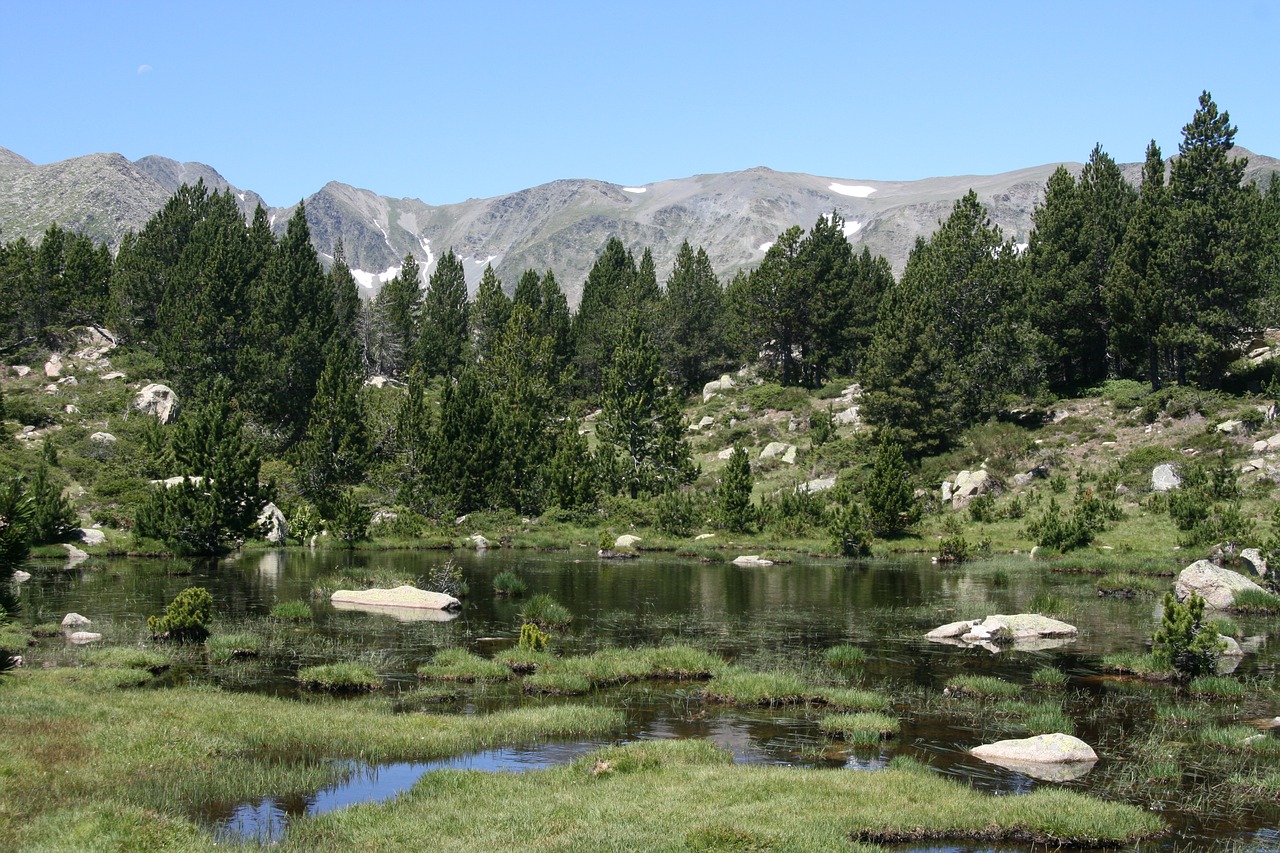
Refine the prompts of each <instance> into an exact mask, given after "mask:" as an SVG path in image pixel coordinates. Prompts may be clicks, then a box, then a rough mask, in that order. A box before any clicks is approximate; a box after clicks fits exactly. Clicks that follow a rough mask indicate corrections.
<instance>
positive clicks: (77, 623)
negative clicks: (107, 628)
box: [62, 613, 93, 628]
mask: <svg viewBox="0 0 1280 853" xmlns="http://www.w3.org/2000/svg"><path fill="white" fill-rule="evenodd" d="M92 624H93V623H92V622H90V621H89V620H88V619H86V618H85V617H83V616H81V615H80V614H79V613H68V614H67V615H66V616H63V617H62V627H63V628H81V627H84V626H85V625H92Z"/></svg>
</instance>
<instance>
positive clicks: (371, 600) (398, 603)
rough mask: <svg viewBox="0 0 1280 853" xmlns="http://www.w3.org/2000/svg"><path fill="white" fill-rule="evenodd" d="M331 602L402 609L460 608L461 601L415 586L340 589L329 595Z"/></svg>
mask: <svg viewBox="0 0 1280 853" xmlns="http://www.w3.org/2000/svg"><path fill="white" fill-rule="evenodd" d="M329 601H330V602H332V603H333V604H353V605H362V606H365V605H367V606H373V607H396V608H400V609H403V610H450V611H451V610H460V609H462V602H461V601H459V600H458V599H456V598H454V597H453V596H452V595H445V594H444V593H443V592H431V591H430V590H426V589H418V588H417V587H416V586H409V585H408V584H406V585H404V586H398V587H396V588H395V589H340V590H338V591H337V592H335V593H334V594H333V595H331V596H329Z"/></svg>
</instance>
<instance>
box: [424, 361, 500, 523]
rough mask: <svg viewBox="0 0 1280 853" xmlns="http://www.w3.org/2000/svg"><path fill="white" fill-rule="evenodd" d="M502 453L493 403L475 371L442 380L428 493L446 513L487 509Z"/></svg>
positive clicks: (472, 369) (467, 371)
mask: <svg viewBox="0 0 1280 853" xmlns="http://www.w3.org/2000/svg"><path fill="white" fill-rule="evenodd" d="M504 452H505V451H504V449H503V448H502V447H501V445H500V444H499V443H498V438H497V435H496V430H495V425H494V410H493V401H492V400H491V399H490V396H489V394H488V393H487V392H486V391H485V388H484V385H483V384H482V383H481V381H480V376H479V374H478V372H477V370H476V369H475V368H473V367H465V368H463V369H462V370H461V371H460V373H459V374H458V378H457V379H456V380H449V379H447V380H446V381H445V384H444V390H443V392H442V393H441V395H440V417H439V419H438V420H437V421H436V423H435V428H434V429H433V430H432V434H431V439H430V461H429V463H428V465H429V469H430V471H431V476H432V484H431V490H432V492H433V493H434V495H435V496H436V497H437V498H438V499H440V501H441V502H442V505H443V507H447V508H448V510H449V511H450V512H457V513H468V512H472V511H474V510H478V509H485V508H487V507H489V506H490V499H489V495H490V492H491V490H492V480H493V478H494V476H495V472H496V471H497V470H498V469H499V467H500V465H501V464H502V454H503V453H504Z"/></svg>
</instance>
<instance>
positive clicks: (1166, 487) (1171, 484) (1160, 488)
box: [1151, 462, 1182, 492]
mask: <svg viewBox="0 0 1280 853" xmlns="http://www.w3.org/2000/svg"><path fill="white" fill-rule="evenodd" d="M1181 485H1182V478H1181V477H1179V476H1178V472H1177V471H1175V470H1174V468H1173V466H1172V465H1170V464H1169V463H1168V462H1166V463H1164V464H1163V465H1157V466H1156V467H1155V468H1153V469H1152V470H1151V491H1153V492H1168V491H1172V490H1173V489H1176V488H1178V486H1181Z"/></svg>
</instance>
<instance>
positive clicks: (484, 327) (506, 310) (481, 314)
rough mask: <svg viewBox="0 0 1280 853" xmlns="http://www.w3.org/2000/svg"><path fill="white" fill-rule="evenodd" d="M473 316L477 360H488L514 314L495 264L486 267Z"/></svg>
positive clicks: (472, 335)
mask: <svg viewBox="0 0 1280 853" xmlns="http://www.w3.org/2000/svg"><path fill="white" fill-rule="evenodd" d="M470 315H471V335H470V341H471V346H472V349H473V351H474V355H475V360H477V361H486V360H488V359H490V358H492V357H493V350H494V347H495V346H496V345H497V342H498V337H499V336H500V335H501V334H502V328H503V326H505V325H506V324H507V318H509V317H510V316H511V300H510V299H508V298H507V294H505V293H503V292H502V281H501V280H500V279H499V278H498V276H497V274H496V273H494V271H493V267H492V266H486V267H485V268H484V274H483V275H482V276H481V277H480V287H479V288H478V289H477V290H476V300H475V302H474V303H473V304H472V306H471V310H470Z"/></svg>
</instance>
